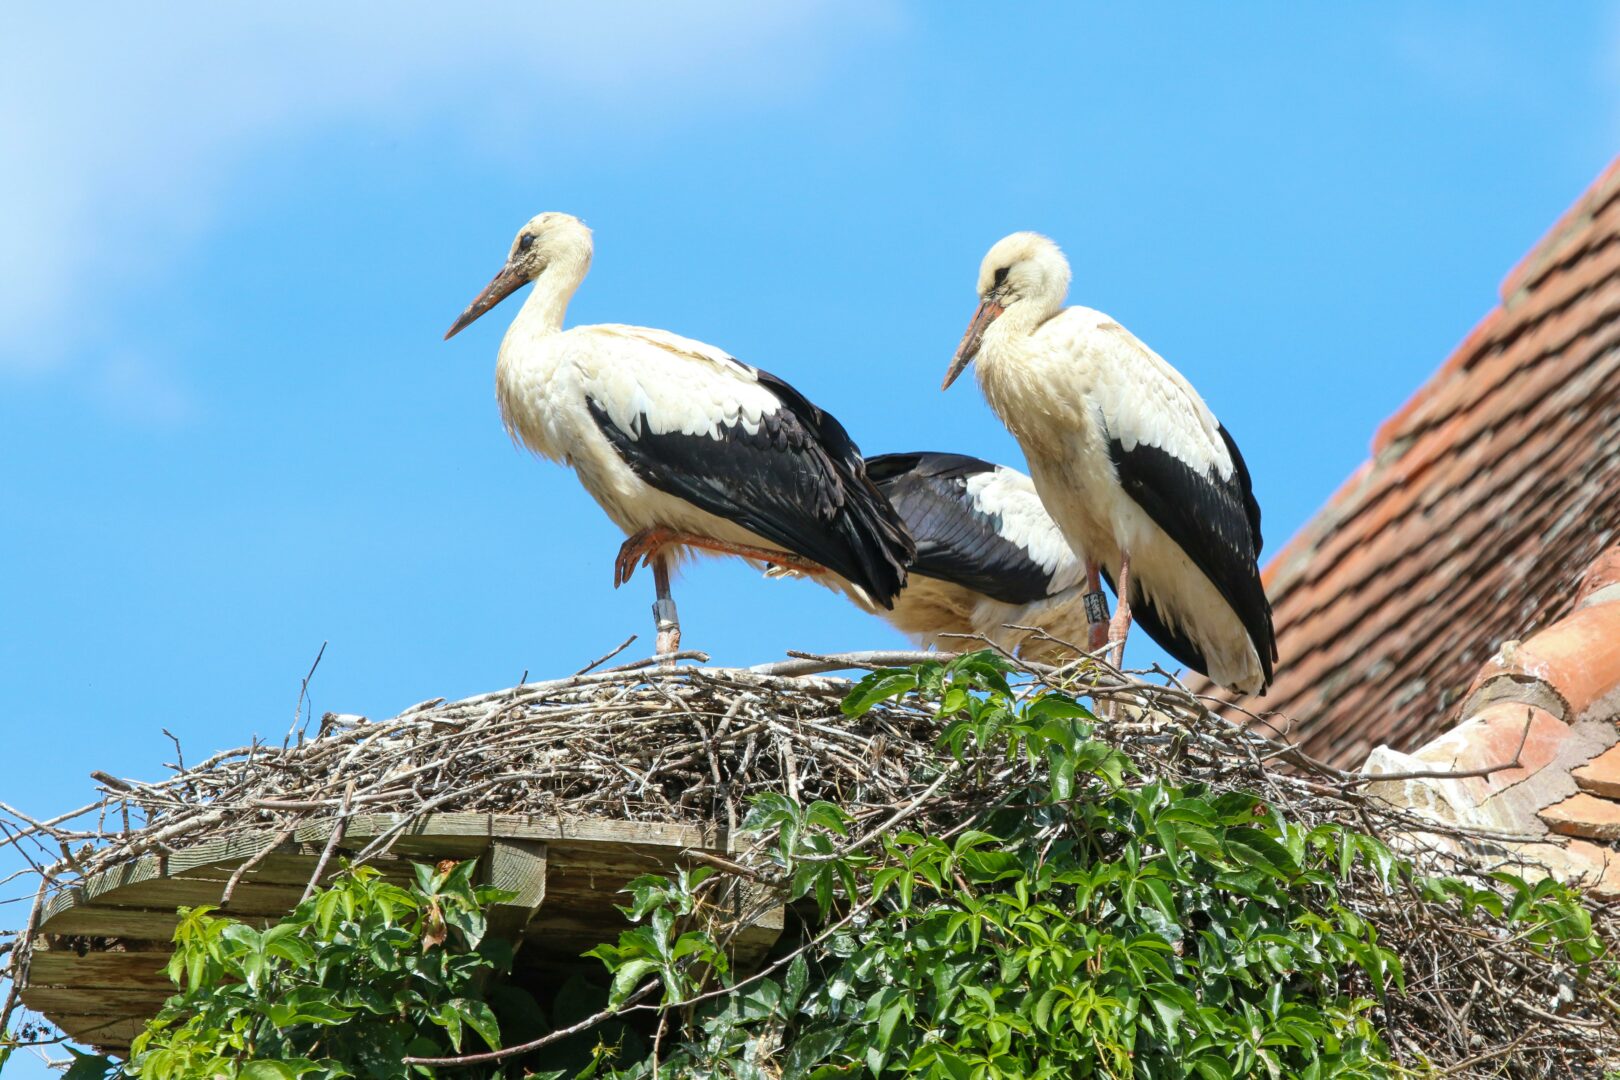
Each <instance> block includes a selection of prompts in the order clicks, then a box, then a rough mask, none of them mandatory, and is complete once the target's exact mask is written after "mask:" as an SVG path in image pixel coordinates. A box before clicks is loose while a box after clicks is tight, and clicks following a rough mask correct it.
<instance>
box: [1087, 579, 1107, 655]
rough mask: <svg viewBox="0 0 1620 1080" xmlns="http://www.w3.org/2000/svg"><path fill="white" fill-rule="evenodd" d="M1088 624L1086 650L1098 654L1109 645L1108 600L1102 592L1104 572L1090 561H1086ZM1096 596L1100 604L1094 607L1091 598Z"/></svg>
mask: <svg viewBox="0 0 1620 1080" xmlns="http://www.w3.org/2000/svg"><path fill="white" fill-rule="evenodd" d="M1086 589H1087V593H1088V595H1087V597H1086V599H1085V601H1084V603H1085V605H1086V624H1087V627H1088V637H1087V641H1086V649H1087V650H1088V651H1090V652H1096V651H1097V650H1098V649H1100V648H1102V647H1103V646H1104V645H1107V644H1108V598H1107V597H1106V596H1105V595H1103V591H1102V571H1101V570H1100V569H1098V567H1097V564H1096V563H1094V562H1092V561H1091V560H1090V559H1087V560H1086ZM1092 596H1095V597H1096V598H1097V600H1098V601H1100V602H1099V603H1096V604H1095V606H1093V601H1092V600H1091V597H1092Z"/></svg>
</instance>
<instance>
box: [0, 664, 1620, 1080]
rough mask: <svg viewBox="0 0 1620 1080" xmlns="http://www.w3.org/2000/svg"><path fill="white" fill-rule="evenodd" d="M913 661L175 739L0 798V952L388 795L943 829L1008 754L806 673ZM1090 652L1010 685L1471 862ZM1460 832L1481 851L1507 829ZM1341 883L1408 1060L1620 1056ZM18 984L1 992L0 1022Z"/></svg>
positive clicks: (1221, 778)
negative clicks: (10, 884) (2, 906)
mask: <svg viewBox="0 0 1620 1080" xmlns="http://www.w3.org/2000/svg"><path fill="white" fill-rule="evenodd" d="M925 655H927V656H932V654H915V653H888V654H846V655H843V656H839V657H831V658H827V657H801V658H800V659H795V660H792V661H786V662H783V663H779V664H774V665H764V666H762V667H758V668H753V669H721V668H708V667H698V666H679V667H672V666H666V665H655V664H653V663H652V662H650V661H643V662H641V663H639V664H632V665H626V666H624V667H620V668H616V669H610V670H607V671H600V672H590V671H589V670H587V671H586V672H584V673H580V674H576V675H573V676H570V677H568V678H564V679H557V680H553V681H549V682H540V683H530V684H526V685H522V686H518V687H514V688H511V689H508V690H502V691H498V692H495V693H490V694H483V695H479V696H477V697H472V698H467V699H464V700H461V701H455V702H445V701H443V700H434V701H428V702H423V703H422V704H420V705H417V706H414V707H412V708H410V709H407V710H405V711H404V712H402V713H400V714H399V715H398V716H395V717H393V718H390V719H387V720H381V721H371V720H367V719H366V718H364V717H360V716H347V715H335V714H330V713H329V714H327V715H326V716H325V717H323V718H322V719H321V721H320V723H319V725H318V727H317V729H316V730H315V731H314V732H313V733H310V732H308V731H298V732H292V733H289V735H288V737H287V739H286V740H285V741H284V742H283V743H282V744H280V745H276V744H266V743H262V742H255V743H252V744H250V745H248V746H243V747H239V748H236V749H234V750H228V751H224V752H221V753H217V754H214V755H213V756H211V757H209V758H208V759H207V760H205V761H202V762H200V763H198V764H195V765H189V766H188V765H186V764H185V762H184V760H183V758H182V756H181V755H180V754H179V753H178V751H179V747H178V745H177V747H176V750H177V755H176V756H177V760H176V761H175V762H174V763H172V764H171V765H169V769H170V773H171V774H170V775H169V776H167V777H165V778H163V779H160V780H155V781H151V782H141V781H135V780H128V779H120V778H116V777H112V776H108V775H106V774H101V773H95V774H92V775H93V776H94V777H95V778H96V779H97V780H98V781H99V783H100V795H99V797H98V798H97V799H96V800H95V801H94V802H92V803H90V804H88V805H86V806H84V807H81V808H79V809H77V810H75V811H72V812H70V813H67V814H63V815H60V816H58V817H55V818H50V819H46V820H36V819H34V818H32V817H29V816H27V815H24V814H22V813H21V812H19V811H16V810H12V809H11V808H9V807H5V806H4V804H0V811H3V812H4V814H5V815H6V816H9V817H10V818H12V819H14V821H15V827H9V825H8V824H7V823H5V822H4V820H3V819H0V829H4V832H3V834H0V836H3V840H4V842H5V843H9V844H10V845H11V846H12V847H13V848H15V849H16V850H19V851H21V852H23V853H24V854H25V855H26V857H27V858H28V860H29V862H30V864H31V865H33V867H34V868H35V872H36V873H37V875H38V878H39V891H38V894H37V896H36V897H35V903H34V908H33V915H32V916H31V917H30V919H29V923H28V925H27V926H26V927H24V928H22V930H21V931H19V932H18V933H17V934H16V935H15V936H14V938H13V940H12V942H11V943H10V945H9V946H8V945H7V944H5V943H3V942H0V955H3V952H4V951H10V952H11V962H12V964H13V965H14V969H15V968H16V967H18V966H20V965H21V963H22V961H23V958H24V957H25V955H26V953H27V949H28V942H29V940H30V936H31V931H32V928H33V926H34V925H35V924H36V923H37V919H38V916H39V912H40V911H41V910H42V907H43V903H44V901H45V900H46V899H47V897H48V896H49V895H50V894H51V893H52V892H53V891H54V890H57V889H61V888H64V887H69V886H71V885H73V884H75V883H76V882H78V881H82V880H83V879H84V878H86V877H88V876H90V875H93V874H95V873H97V872H99V871H103V870H106V869H110V868H113V867H117V866H121V865H124V864H127V863H128V862H130V861H131V860H133V859H135V858H137V857H139V856H141V855H144V854H148V853H153V852H158V853H165V852H172V851H175V850H178V849H182V848H185V847H187V846H190V845H195V844H198V843H202V842H204V841H217V840H220V839H221V838H228V837H233V836H248V835H257V836H265V835H275V836H291V835H292V834H293V833H294V832H295V831H296V830H297V829H298V828H299V826H300V825H302V824H304V823H306V822H311V821H320V820H329V819H333V818H337V819H338V820H339V821H340V822H341V820H342V819H343V818H345V817H347V816H348V815H351V814H358V813H377V812H388V813H394V814H399V815H402V818H401V820H402V821H405V820H408V819H410V818H412V817H419V816H420V815H424V814H429V813H442V812H454V811H461V812H484V813H499V814H518V815H540V816H555V817H565V818H578V817H597V818H608V819H616V820H621V821H623V820H631V821H649V822H664V823H670V822H684V823H698V824H705V825H714V826H720V827H725V828H727V829H729V830H731V831H733V832H734V831H735V830H736V828H737V826H738V824H739V822H740V821H741V819H742V817H743V816H744V815H745V814H746V812H747V807H748V804H749V801H750V800H751V798H752V797H753V796H755V795H757V794H759V793H762V792H785V793H787V794H789V795H790V796H792V797H794V798H795V799H798V800H800V801H809V800H813V799H827V800H831V801H835V802H837V803H839V804H840V805H842V806H843V807H845V808H846V809H847V810H849V811H851V812H852V813H853V814H854V816H855V821H856V833H855V836H854V838H853V839H852V841H851V842H852V843H861V842H862V838H863V837H871V836H872V835H873V834H875V833H877V832H880V831H883V830H887V829H893V828H896V827H899V826H900V823H901V822H902V821H909V822H911V823H912V824H928V825H930V826H933V827H936V828H948V827H952V826H955V827H960V823H961V822H963V821H964V820H965V819H967V818H969V817H971V815H972V814H974V813H975V812H977V811H978V810H980V809H982V808H983V807H984V806H986V805H988V804H989V803H990V802H992V801H993V799H994V794H995V792H996V790H997V786H998V784H999V785H1002V786H1003V787H1004V786H1005V784H1006V783H1007V782H1008V780H1009V779H1010V778H1011V776H1012V770H1015V769H1017V768H1019V766H1018V765H1016V764H1015V765H1008V766H1006V768H1005V769H1003V770H1002V771H1001V773H1000V774H998V773H997V772H996V771H994V770H992V771H989V772H983V771H977V772H975V774H974V776H973V777H972V778H969V777H968V776H967V775H966V774H956V775H954V776H953V777H952V779H951V782H950V783H949V784H944V785H942V784H941V783H940V782H939V781H940V780H941V779H943V777H944V774H942V773H941V772H940V770H939V769H938V768H937V765H938V763H939V761H940V758H939V755H938V752H937V750H936V747H935V740H936V736H937V734H938V724H937V721H936V720H935V718H934V716H933V714H932V713H931V712H930V711H927V710H923V709H920V708H917V707H914V706H911V705H908V704H887V705H883V706H880V707H878V708H876V709H874V710H872V711H871V712H868V713H866V714H865V715H863V716H860V717H858V718H854V719H851V718H848V717H846V716H844V715H843V713H842V711H841V709H840V704H841V702H842V700H843V698H844V697H845V695H846V694H847V693H848V691H849V687H850V684H849V683H848V682H847V681H846V680H844V679H841V678H831V677H827V676H826V675H825V674H823V673H824V672H827V671H830V670H837V669H841V668H850V667H876V666H890V665H896V664H902V665H903V664H907V663H913V662H917V661H918V660H920V659H922V658H924V656H925ZM1084 670H1085V676H1084V679H1083V680H1082V681H1078V682H1077V681H1076V679H1075V677H1074V676H1073V675H1072V674H1068V675H1062V673H1059V672H1055V671H1054V670H1053V669H1052V668H1049V667H1045V666H1043V665H1039V664H1021V665H1019V668H1018V671H1019V673H1020V674H1021V676H1022V678H1023V683H1022V686H1023V687H1024V688H1025V689H1026V690H1028V691H1035V690H1039V689H1042V688H1043V687H1045V686H1061V687H1062V688H1063V689H1064V690H1066V691H1067V692H1070V693H1074V694H1083V695H1088V696H1090V697H1092V698H1093V699H1094V700H1095V701H1096V702H1098V703H1099V704H1100V705H1107V706H1109V708H1107V709H1099V711H1101V712H1103V713H1105V715H1108V716H1110V717H1111V719H1105V720H1104V721H1102V722H1101V723H1100V726H1099V729H1098V734H1099V736H1100V737H1102V738H1105V739H1107V740H1109V741H1111V742H1112V743H1114V744H1115V745H1117V746H1119V747H1120V748H1121V749H1122V750H1124V751H1125V752H1126V753H1127V754H1128V755H1130V756H1131V757H1132V758H1133V759H1134V760H1135V761H1136V763H1137V764H1138V766H1139V767H1140V768H1141V770H1142V771H1143V773H1144V774H1145V775H1146V776H1148V777H1152V778H1163V779H1167V780H1174V781H1176V782H1179V783H1187V782H1195V781H1196V782H1201V783H1206V784H1209V785H1211V786H1212V787H1214V788H1216V789H1223V790H1241V791H1245V792H1248V793H1251V794H1254V795H1257V796H1260V797H1262V798H1264V799H1266V800H1267V801H1269V802H1270V803H1271V804H1272V805H1274V806H1277V807H1279V808H1280V809H1281V810H1282V811H1283V813H1284V814H1285V815H1287V816H1288V817H1290V818H1291V819H1293V820H1296V821H1299V822H1301V823H1302V824H1305V825H1307V826H1311V825H1316V824H1320V823H1326V822H1339V823H1342V824H1347V825H1352V826H1354V827H1356V828H1358V829H1361V830H1363V831H1367V832H1371V833H1373V834H1375V835H1379V836H1381V837H1382V838H1384V839H1386V841H1390V842H1392V843H1395V844H1396V845H1398V846H1400V847H1402V848H1403V849H1404V850H1405V851H1406V852H1408V853H1409V854H1412V855H1413V856H1414V857H1416V858H1418V859H1419V860H1420V861H1422V862H1425V863H1427V866H1426V869H1428V870H1430V871H1431V872H1446V873H1454V874H1457V875H1460V876H1467V877H1471V878H1474V879H1476V880H1477V881H1479V882H1484V881H1485V880H1486V879H1485V878H1484V877H1483V871H1482V870H1481V868H1480V866H1479V865H1478V864H1477V863H1469V864H1464V863H1463V862H1461V861H1460V860H1459V859H1458V858H1457V856H1456V855H1455V854H1453V853H1452V850H1453V849H1454V847H1455V845H1452V846H1450V847H1448V846H1446V845H1441V844H1436V843H1434V842H1433V841H1435V840H1436V839H1437V838H1438V837H1439V836H1440V834H1441V833H1443V832H1444V830H1443V829H1441V828H1440V827H1438V826H1436V825H1435V824H1434V823H1433V822H1432V821H1427V820H1418V819H1415V818H1412V817H1410V816H1407V815H1406V814H1405V813H1404V812H1402V811H1399V810H1397V809H1394V808H1390V807H1388V806H1385V805H1381V804H1378V803H1377V802H1375V801H1374V800H1371V799H1369V798H1367V797H1365V796H1364V795H1363V794H1362V789H1363V787H1364V785H1365V782H1366V780H1367V779H1368V778H1367V777H1361V776H1358V775H1357V774H1353V773H1345V772H1342V771H1340V770H1336V769H1332V768H1330V767H1328V766H1325V765H1321V764H1319V763H1316V762H1313V761H1311V760H1310V759H1308V758H1305V757H1304V756H1303V755H1301V754H1299V753H1298V751H1297V750H1294V749H1293V748H1291V747H1289V746H1287V745H1284V744H1281V743H1278V742H1275V741H1272V740H1268V739H1266V738H1263V737H1261V736H1259V735H1256V734H1254V733H1253V732H1252V731H1250V730H1245V729H1244V728H1241V727H1239V726H1237V725H1234V724H1233V723H1231V722H1229V721H1228V720H1226V719H1223V718H1222V717H1220V716H1217V715H1215V714H1213V713H1211V712H1210V711H1209V709H1208V708H1207V707H1206V706H1205V705H1204V703H1203V702H1202V701H1201V700H1200V699H1199V698H1197V697H1195V696H1194V695H1192V694H1190V693H1189V692H1187V691H1186V690H1185V689H1184V688H1182V687H1180V686H1179V685H1177V684H1175V683H1174V682H1173V681H1172V680H1164V681H1148V680H1146V679H1144V678H1141V677H1139V675H1135V674H1128V673H1124V672H1120V671H1117V670H1115V669H1112V668H1110V667H1108V666H1107V665H1105V664H1100V663H1093V662H1088V663H1087V664H1086V665H1085V668H1084ZM1157 674H1158V675H1161V676H1162V674H1163V673H1162V672H1160V673H1157ZM1060 675H1062V678H1061V679H1060ZM1283 763H1286V764H1287V765H1288V767H1287V768H1281V767H1279V765H1280V764H1283ZM1457 835H1458V834H1453V837H1454V838H1455V836H1457ZM1466 839H1467V841H1468V843H1469V844H1470V845H1472V847H1473V848H1474V849H1475V850H1476V851H1483V850H1489V849H1490V848H1491V845H1492V844H1493V843H1496V842H1499V841H1509V840H1515V839H1524V838H1517V837H1502V836H1498V837H1489V836H1481V835H1479V834H1469V835H1468V836H1467V837H1466ZM390 840H391V836H390V835H388V834H384V835H379V836H377V837H376V838H375V839H373V840H371V841H370V843H369V844H368V845H367V847H366V849H365V850H364V851H363V852H362V853H361V858H362V859H364V858H365V857H368V856H371V855H375V854H376V853H378V852H381V851H383V850H386V848H387V847H388V846H389V843H390ZM740 858H742V859H743V861H745V862H747V861H749V860H748V857H747V856H740ZM756 865H763V863H762V862H761V863H759V864H756ZM736 869H737V870H738V871H739V872H742V873H747V872H748V870H747V867H745V866H738V867H736ZM317 876H319V870H317ZM1342 899H1343V900H1344V902H1345V903H1346V905H1347V906H1348V907H1350V908H1351V909H1352V910H1354V911H1355V912H1356V913H1357V914H1359V915H1360V916H1362V917H1363V918H1365V919H1367V920H1369V921H1370V922H1371V923H1372V924H1373V925H1375V926H1376V927H1377V929H1378V933H1379V938H1380V940H1381V942H1382V943H1383V944H1384V945H1386V946H1387V947H1389V948H1392V949H1393V950H1395V951H1396V953H1397V954H1398V955H1400V956H1401V958H1402V961H1403V963H1404V965H1405V969H1406V980H1407V986H1406V991H1405V993H1402V994H1397V993H1393V992H1392V993H1391V994H1390V996H1389V1004H1388V1008H1387V1010H1385V1011H1384V1012H1383V1013H1382V1014H1381V1015H1380V1017H1379V1020H1380V1025H1381V1027H1382V1028H1383V1030H1384V1032H1385V1035H1386V1038H1387V1039H1388V1041H1389V1043H1390V1045H1391V1048H1392V1049H1393V1050H1394V1051H1395V1052H1396V1053H1397V1055H1399V1057H1400V1058H1401V1059H1402V1060H1403V1061H1404V1062H1405V1063H1407V1064H1413V1065H1415V1064H1419V1063H1423V1062H1428V1063H1433V1064H1435V1065H1437V1066H1440V1067H1442V1068H1446V1069H1448V1070H1451V1071H1450V1072H1449V1073H1448V1075H1459V1076H1467V1075H1480V1076H1484V1075H1493V1076H1499V1075H1504V1074H1506V1075H1513V1076H1526V1077H1529V1076H1576V1075H1601V1074H1602V1071H1603V1063H1604V1062H1609V1063H1611V1067H1612V1062H1614V1061H1616V1060H1620V1019H1617V1017H1620V1006H1617V1005H1616V1004H1614V1003H1613V1002H1612V1001H1610V1000H1609V999H1608V998H1607V997H1606V996H1604V990H1603V988H1602V987H1595V988H1587V987H1578V986H1574V985H1573V983H1572V980H1571V976H1570V973H1569V972H1568V971H1565V970H1562V969H1561V968H1560V967H1559V966H1558V965H1556V964H1553V963H1550V962H1548V961H1547V960H1545V959H1543V957H1542V956H1541V955H1540V954H1538V953H1537V952H1536V951H1535V950H1534V949H1533V947H1531V946H1530V945H1528V944H1527V943H1525V942H1522V941H1518V940H1515V939H1513V938H1510V937H1504V936H1502V935H1501V934H1500V933H1499V932H1498V931H1497V930H1496V929H1495V928H1493V927H1492V926H1491V925H1490V924H1488V923H1487V922H1486V921H1484V919H1483V918H1482V917H1481V916H1480V915H1479V914H1477V913H1473V914H1469V913H1464V912H1462V911H1461V910H1458V909H1450V908H1446V907H1441V906H1436V905H1433V904H1420V903H1416V902H1414V901H1413V900H1412V898H1410V897H1408V896H1406V895H1403V894H1401V893H1399V892H1396V893H1391V892H1388V891H1386V890H1385V889H1384V888H1383V887H1382V886H1381V885H1379V884H1377V883H1376V881H1374V880H1373V879H1372V878H1371V876H1370V875H1368V876H1366V877H1365V878H1363V879H1358V880H1357V881H1355V882H1353V883H1352V884H1351V885H1350V886H1348V887H1347V888H1346V890H1345V892H1344V896H1343V898H1342ZM1593 915H1594V919H1595V922H1596V924H1597V926H1598V928H1599V931H1600V933H1601V934H1602V935H1603V936H1604V938H1605V939H1606V940H1608V941H1611V942H1613V941H1615V940H1617V939H1620V933H1617V931H1620V927H1617V926H1616V925H1615V924H1614V922H1613V919H1612V917H1611V916H1610V915H1609V913H1608V912H1607V910H1606V909H1598V908H1594V909H1593ZM15 994H16V991H15V987H13V988H12V991H11V998H10V999H9V1000H8V1001H7V1003H6V1005H5V1007H4V1011H3V1013H0V1028H3V1026H4V1023H5V1021H6V1020H7V1019H8V1018H9V1015H10V1013H11V1011H12V1009H13V1007H14V1005H15Z"/></svg>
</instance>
